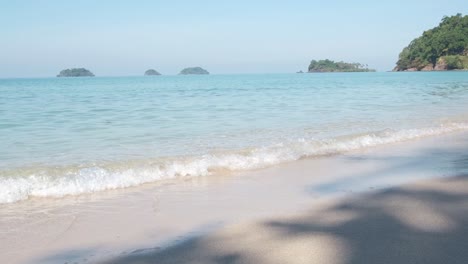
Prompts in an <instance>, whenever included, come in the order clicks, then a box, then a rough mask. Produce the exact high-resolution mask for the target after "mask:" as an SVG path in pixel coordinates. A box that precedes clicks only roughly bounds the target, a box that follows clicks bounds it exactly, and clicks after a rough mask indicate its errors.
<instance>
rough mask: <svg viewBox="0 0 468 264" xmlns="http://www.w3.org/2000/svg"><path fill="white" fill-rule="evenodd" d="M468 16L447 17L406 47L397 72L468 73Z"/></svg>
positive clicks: (400, 56) (398, 63) (401, 54)
mask: <svg viewBox="0 0 468 264" xmlns="http://www.w3.org/2000/svg"><path fill="white" fill-rule="evenodd" d="M467 55H468V16H463V15H462V14H457V15H455V16H450V17H447V16H445V17H443V18H442V21H441V22H440V24H439V25H438V26H437V27H435V28H433V29H430V30H427V31H424V33H423V34H422V36H420V37H418V38H416V39H414V40H413V41H411V43H410V44H409V45H408V46H407V47H405V48H404V49H403V50H402V51H401V53H400V55H399V59H398V62H397V66H396V67H395V69H394V70H396V71H404V70H413V71H414V70H451V69H468V58H467Z"/></svg>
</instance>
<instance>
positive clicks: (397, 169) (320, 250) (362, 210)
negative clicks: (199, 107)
mask: <svg viewBox="0 0 468 264" xmlns="http://www.w3.org/2000/svg"><path fill="white" fill-rule="evenodd" d="M467 150H468V134H467V133H465V132H464V133H453V134H446V135H443V136H436V137H427V138H423V139H420V140H415V141H412V142H403V143H398V144H393V145H385V146H380V147H375V148H370V149H367V150H364V151H358V152H350V153H347V154H344V155H338V156H329V157H320V158H314V159H303V160H300V161H296V162H292V163H288V164H283V165H279V166H275V167H271V168H268V169H262V170H255V171H249V172H239V173H229V174H228V173H222V172H220V173H219V175H214V176H207V177H197V178H192V179H186V180H180V181H173V182H165V183H164V184H147V185H143V186H141V187H136V188H129V189H124V190H116V191H109V192H102V193H96V194H90V195H81V196H70V197H66V198H61V199H50V198H47V199H38V198H34V199H30V200H27V201H24V202H20V203H16V204H14V205H13V204H10V205H8V204H6V205H2V206H1V207H0V215H1V216H2V217H1V219H0V250H1V252H2V254H0V262H1V263H69V264H70V263H139V264H142V263H337V264H338V263H340V264H345V263H346V264H347V263H466V261H467V260H468V250H466V249H467V248H468V228H467V226H468V225H467V224H468V177H467V175H468V152H467Z"/></svg>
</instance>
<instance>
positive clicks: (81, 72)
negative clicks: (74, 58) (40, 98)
mask: <svg viewBox="0 0 468 264" xmlns="http://www.w3.org/2000/svg"><path fill="white" fill-rule="evenodd" d="M57 77H94V74H93V73H92V72H90V71H89V70H87V69H85V68H72V69H66V70H62V71H61V72H60V73H59V74H58V75H57Z"/></svg>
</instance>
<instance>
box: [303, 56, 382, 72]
mask: <svg viewBox="0 0 468 264" xmlns="http://www.w3.org/2000/svg"><path fill="white" fill-rule="evenodd" d="M374 71H375V70H373V69H369V68H367V65H363V64H360V63H348V62H343V61H339V62H334V61H332V60H328V59H326V60H318V61H317V60H312V61H311V62H310V65H309V72H374Z"/></svg>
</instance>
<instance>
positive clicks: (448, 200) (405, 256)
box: [105, 176, 468, 264]
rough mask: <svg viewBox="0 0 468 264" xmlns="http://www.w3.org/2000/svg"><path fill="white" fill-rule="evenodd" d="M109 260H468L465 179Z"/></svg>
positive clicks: (394, 190)
mask: <svg viewBox="0 0 468 264" xmlns="http://www.w3.org/2000/svg"><path fill="white" fill-rule="evenodd" d="M105 263H133V264H137V263H138V264H144V263H343V264H347V263H392V264H394V263H412V264H414V263H425V264H433V263H434V264H435V263H452V264H455V263H460V264H461V263H464V264H465V263H468V176H459V177H454V178H448V179H441V180H436V181H431V182H429V183H426V184H419V185H408V186H402V187H399V188H392V189H388V190H385V191H381V192H377V193H370V194H367V195H362V196H359V197H356V198H354V199H351V200H347V201H341V202H338V203H336V204H334V205H331V206H328V207H326V208H322V209H317V210H312V211H310V212H308V213H306V214H303V215H299V216H295V217H292V218H288V219H282V220H274V221H268V222H263V223H259V224H255V225H252V226H243V227H235V228H232V229H231V230H228V231H222V232H217V233H215V234H212V235H209V236H206V237H200V238H195V239H191V240H189V241H186V242H184V243H182V244H179V245H176V246H174V247H171V248H167V249H162V250H154V251H149V252H144V253H142V254H130V255H126V256H123V257H117V258H114V259H111V260H109V261H107V262H105Z"/></svg>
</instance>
